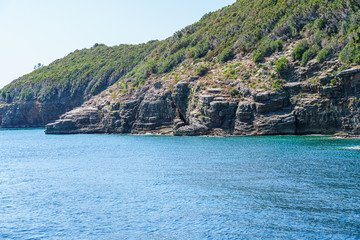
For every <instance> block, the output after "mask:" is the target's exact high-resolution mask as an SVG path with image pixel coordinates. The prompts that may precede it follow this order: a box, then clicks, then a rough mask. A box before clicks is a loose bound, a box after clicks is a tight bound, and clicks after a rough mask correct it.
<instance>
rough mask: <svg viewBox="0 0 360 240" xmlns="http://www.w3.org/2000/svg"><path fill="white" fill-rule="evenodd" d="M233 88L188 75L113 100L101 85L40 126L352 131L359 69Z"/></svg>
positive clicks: (58, 129) (359, 128) (359, 109)
mask: <svg viewBox="0 0 360 240" xmlns="http://www.w3.org/2000/svg"><path fill="white" fill-rule="evenodd" d="M237 88H238V92H239V95H240V96H239V97H236V98H234V97H231V96H230V95H226V94H224V93H223V89H221V88H202V87H200V84H199V82H198V81H196V79H195V80H194V78H190V79H185V80H183V81H180V82H178V83H177V84H176V85H175V86H172V87H168V86H163V84H161V83H158V82H157V83H154V84H152V85H145V86H143V87H142V88H138V89H137V90H134V91H132V92H130V93H128V94H127V95H126V96H125V97H123V99H121V100H118V99H113V98H112V97H111V94H110V92H109V90H108V91H107V93H105V95H103V96H95V97H93V98H92V99H90V100H89V101H87V102H85V103H84V104H83V105H82V106H81V107H79V108H76V109H74V110H72V111H70V112H67V113H66V114H64V115H62V116H61V117H60V119H59V120H57V121H55V122H54V123H51V124H48V125H47V126H46V133H48V134H66V133H132V134H144V133H152V134H173V135H177V136H184V135H187V136H195V135H276V134H311V133H319V134H333V133H337V132H347V133H350V134H360V101H359V99H360V98H359V97H360V71H359V69H351V70H347V71H343V72H341V73H339V74H338V75H337V77H322V78H319V81H318V82H316V83H303V82H291V83H287V84H285V85H284V88H283V89H282V90H279V91H257V90H254V89H248V88H246V87H244V86H242V85H241V84H240V83H239V84H238V85H237ZM15 114H17V113H15ZM0 118H1V117H0ZM3 121H4V120H3Z"/></svg>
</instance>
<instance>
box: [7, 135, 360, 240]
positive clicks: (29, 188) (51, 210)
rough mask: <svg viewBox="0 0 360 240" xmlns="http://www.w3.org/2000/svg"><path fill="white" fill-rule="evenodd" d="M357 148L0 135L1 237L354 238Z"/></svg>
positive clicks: (359, 188) (240, 140) (358, 204)
mask: <svg viewBox="0 0 360 240" xmlns="http://www.w3.org/2000/svg"><path fill="white" fill-rule="evenodd" d="M358 145H360V140H344V139H337V140H334V139H328V138H324V137H319V136H284V137H277V136H275V137H231V138H208V137H164V136H162V137H159V136H122V135H64V136H63V135H45V134H44V133H43V129H33V130H0V239H360V151H359V150H350V149H345V147H353V146H358Z"/></svg>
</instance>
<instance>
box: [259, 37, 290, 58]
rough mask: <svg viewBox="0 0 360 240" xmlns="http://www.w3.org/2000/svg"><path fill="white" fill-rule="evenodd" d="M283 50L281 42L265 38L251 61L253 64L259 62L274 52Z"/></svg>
mask: <svg viewBox="0 0 360 240" xmlns="http://www.w3.org/2000/svg"><path fill="white" fill-rule="evenodd" d="M282 49H283V42H282V41H281V40H270V39H269V38H266V39H265V40H264V41H263V42H262V43H261V45H260V46H259V48H258V49H257V50H255V51H254V53H253V59H254V62H255V63H257V62H261V61H263V60H264V58H265V57H268V56H270V55H271V54H273V53H274V52H276V51H281V50H282Z"/></svg>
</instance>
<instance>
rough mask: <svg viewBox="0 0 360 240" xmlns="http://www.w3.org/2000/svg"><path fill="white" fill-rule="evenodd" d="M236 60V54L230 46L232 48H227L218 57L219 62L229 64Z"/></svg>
mask: <svg viewBox="0 0 360 240" xmlns="http://www.w3.org/2000/svg"><path fill="white" fill-rule="evenodd" d="M233 58H234V52H233V48H232V47H231V46H230V47H227V48H225V49H224V50H223V51H222V52H221V53H220V54H219V56H218V61H219V62H223V63H224V62H227V61H229V60H231V59H233Z"/></svg>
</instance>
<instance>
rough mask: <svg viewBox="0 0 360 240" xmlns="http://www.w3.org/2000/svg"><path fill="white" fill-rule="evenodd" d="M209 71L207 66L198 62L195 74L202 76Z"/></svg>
mask: <svg viewBox="0 0 360 240" xmlns="http://www.w3.org/2000/svg"><path fill="white" fill-rule="evenodd" d="M208 71H209V69H208V67H207V66H205V65H204V64H200V65H199V66H198V67H197V68H196V69H195V72H196V74H197V75H199V76H200V77H202V76H204V75H205V74H207V72H208Z"/></svg>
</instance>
